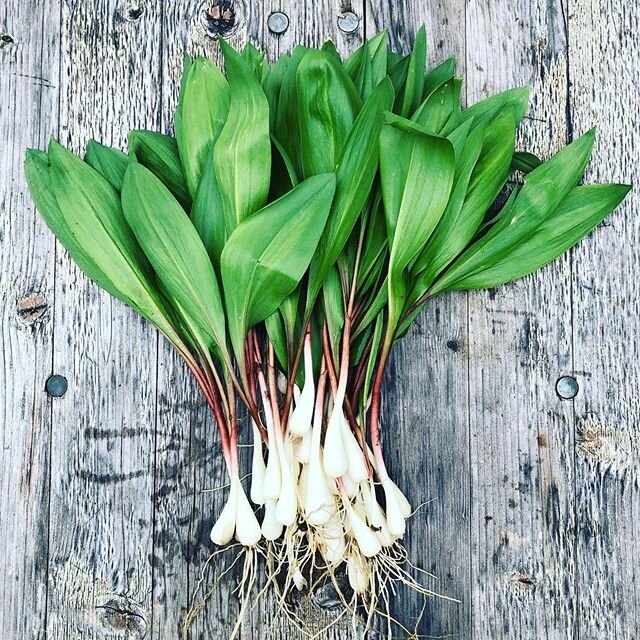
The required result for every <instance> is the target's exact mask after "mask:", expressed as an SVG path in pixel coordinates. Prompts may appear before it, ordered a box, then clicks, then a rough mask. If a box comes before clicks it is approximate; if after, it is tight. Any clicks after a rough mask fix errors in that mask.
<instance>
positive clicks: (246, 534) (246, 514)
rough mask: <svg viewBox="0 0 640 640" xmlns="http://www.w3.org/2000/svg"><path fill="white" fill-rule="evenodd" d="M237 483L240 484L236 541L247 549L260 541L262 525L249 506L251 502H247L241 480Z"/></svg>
mask: <svg viewBox="0 0 640 640" xmlns="http://www.w3.org/2000/svg"><path fill="white" fill-rule="evenodd" d="M236 482H237V483H238V498H237V508H236V540H237V541H238V542H239V543H240V544H242V545H244V546H245V547H252V546H253V545H255V544H258V542H259V541H260V537H261V532H260V524H259V522H258V519H257V518H256V514H255V513H254V512H253V509H252V508H251V505H250V504H249V500H247V496H246V494H245V492H244V489H243V488H242V485H241V484H240V480H239V479H238V480H236Z"/></svg>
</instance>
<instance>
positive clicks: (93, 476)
mask: <svg viewBox="0 0 640 640" xmlns="http://www.w3.org/2000/svg"><path fill="white" fill-rule="evenodd" d="M144 474H145V471H144V470H143V469H139V470H138V471H130V472H129V473H93V472H92V471H84V470H83V471H80V472H79V474H78V475H79V476H80V478H82V480H89V481H90V482H95V483H96V484H115V483H117V482H125V481H126V480H134V479H135V478H140V477H141V476H143V475H144Z"/></svg>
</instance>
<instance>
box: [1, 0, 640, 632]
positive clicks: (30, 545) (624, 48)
mask: <svg viewBox="0 0 640 640" xmlns="http://www.w3.org/2000/svg"><path fill="white" fill-rule="evenodd" d="M208 6H210V5H206V4H205V5H203V4H200V3H199V2H198V1H190V0H139V1H138V0H93V1H92V2H89V1H82V0H38V1H36V0H3V2H2V7H1V8H0V244H1V252H2V253H1V257H0V260H1V270H0V274H1V275H0V277H1V287H0V300H1V301H2V306H1V325H0V327H1V328H0V331H1V337H2V339H1V341H0V343H1V344H0V349H1V358H0V423H1V426H2V449H1V450H0V546H1V553H0V585H1V588H0V630H1V635H2V638H3V639H4V640H25V639H28V640H31V639H44V638H47V639H49V640H75V639H76V638H77V639H80V638H82V639H83V640H86V639H99V640H107V639H109V640H111V639H117V638H129V639H141V638H152V639H158V640H165V639H173V638H178V635H179V626H180V623H181V621H182V619H183V617H184V613H185V610H186V608H187V607H188V603H189V596H190V593H191V591H192V590H193V588H194V586H195V583H196V581H197V579H198V576H199V575H200V572H201V571H202V567H203V564H204V561H205V559H206V557H207V555H208V553H209V551H210V543H209V541H208V530H209V527H210V525H211V523H212V520H213V512H214V509H216V508H218V507H219V505H220V502H221V499H222V495H221V493H219V492H218V493H216V492H212V491H211V489H213V488H215V487H216V486H219V485H220V484H221V483H222V482H223V476H222V475H221V474H222V466H221V464H220V462H219V459H218V445H217V441H216V438H215V437H214V435H213V434H214V430H213V428H212V420H211V417H210V416H209V415H208V412H207V410H206V408H205V406H204V402H203V399H202V397H201V396H200V394H199V393H198V391H197V389H196V387H195V385H194V383H193V381H192V380H191V379H190V378H189V376H188V375H187V373H186V371H185V368H184V367H183V365H182V364H181V363H180V362H179V361H178V359H177V358H176V357H175V355H174V354H173V353H172V352H171V350H170V349H169V347H168V345H167V344H166V343H165V342H164V341H163V340H159V339H158V337H157V335H156V333H155V331H153V330H152V329H151V328H150V327H149V326H147V324H146V323H145V322H143V321H142V320H141V319H140V318H138V317H136V315H135V314H134V313H133V312H132V311H131V310H129V309H127V308H125V306H124V305H123V304H121V303H120V302H117V301H114V300H112V299H111V298H110V297H109V296H108V295H107V294H105V293H104V292H102V291H100V290H98V288H97V287H95V286H94V285H93V284H91V283H90V282H88V281H87V279H86V278H85V277H84V276H82V274H80V273H79V272H78V270H77V269H76V268H75V266H74V265H73V264H72V263H71V262H70V260H69V259H68V257H67V255H66V254H65V252H64V251H63V250H61V248H60V247H59V246H56V243H55V241H54V238H53V236H52V235H51V234H50V233H49V231H48V230H47V229H46V227H45V225H44V224H43V222H42V221H41V220H40V219H39V217H38V216H37V215H36V213H35V211H34V207H33V205H32V203H31V201H30V198H29V195H28V193H27V191H26V187H25V182H24V176H23V170H22V159H23V156H24V151H25V148H26V147H27V146H35V147H40V148H43V147H44V146H45V145H46V143H47V140H48V137H49V136H51V135H54V136H56V137H58V138H59V139H60V140H61V141H62V142H63V143H64V144H67V145H70V146H71V148H73V149H74V150H75V151H77V152H80V151H81V150H82V149H83V146H84V143H85V141H86V140H87V138H89V137H91V136H93V137H96V138H97V139H99V140H102V141H103V142H105V143H107V144H117V145H123V144H124V141H125V133H126V131H127V130H128V129H130V128H134V127H147V128H152V129H160V130H162V131H168V130H170V128H171V122H172V113H173V109H174V105H175V101H176V97H177V90H178V78H179V75H180V71H181V65H182V62H181V59H182V54H183V52H184V51H185V50H187V51H189V52H191V53H195V52H204V53H207V54H209V55H212V56H217V45H216V44H215V43H214V42H213V41H212V40H211V39H210V38H208V37H207V35H206V34H205V30H204V27H203V15H202V12H203V10H206V9H207V7H208ZM221 10H222V13H223V14H224V12H225V11H226V12H227V13H226V17H227V18H231V16H232V14H233V13H235V18H234V19H230V20H228V21H227V22H233V20H235V24H233V25H232V31H233V35H232V37H231V41H232V42H233V43H234V44H242V43H243V42H245V41H246V40H247V39H250V40H251V41H252V42H254V43H255V44H257V45H259V46H261V47H263V48H264V49H265V50H266V51H267V52H268V55H269V57H270V58H272V57H273V56H275V55H277V54H278V53H279V52H281V51H285V50H289V49H291V48H292V47H293V45H294V44H295V43H298V42H301V43H304V44H315V45H318V44H320V43H321V42H322V41H323V40H324V39H325V38H332V39H334V40H335V41H336V43H337V45H338V48H339V49H340V50H341V51H342V52H347V51H349V50H351V49H353V48H354V47H355V46H357V45H358V44H359V43H360V42H361V41H362V38H363V37H365V36H367V35H368V36H370V35H372V34H373V33H375V32H376V31H377V30H379V29H380V28H382V27H388V28H389V29H390V34H391V42H392V43H393V44H394V45H395V46H396V47H398V48H399V49H405V48H406V47H408V45H409V43H410V42H411V41H412V38H413V35H414V33H415V31H416V30H417V28H418V26H419V25H420V24H422V23H425V24H426V26H427V33H428V37H429V45H430V47H429V60H430V62H431V63H434V62H438V61H440V60H443V59H444V58H445V57H448V56H449V55H450V54H456V55H457V56H458V60H459V67H460V72H461V73H464V75H465V82H466V83H465V88H464V93H463V96H464V97H465V99H466V101H467V102H468V103H472V102H474V101H476V100H478V99H480V98H482V97H484V96H486V95H487V94H490V93H493V92H496V91H499V90H501V89H505V88H507V87H511V86H514V85H519V84H525V83H529V84H531V85H532V87H533V98H532V102H531V109H530V116H529V118H528V119H527V120H526V122H525V125H524V126H523V128H522V141H523V142H526V144H527V147H528V148H529V147H532V148H533V149H534V150H535V151H537V152H539V153H540V154H542V155H544V156H548V155H549V154H550V153H551V152H552V151H554V150H555V149H557V148H558V147H559V146H560V145H561V144H564V143H566V142H567V141H568V140H570V139H571V138H572V137H573V136H574V135H577V134H579V133H582V132H584V131H586V130H587V129H588V128H590V127H591V126H592V124H594V123H596V124H597V125H598V127H599V135H598V144H597V150H596V152H595V155H594V160H593V162H592V164H591V169H590V170H589V178H590V179H593V180H602V181H606V180H616V181H624V182H636V183H639V182H640V179H639V176H638V170H637V165H638V160H639V159H640V118H639V116H638V111H639V104H638V91H639V90H638V87H639V86H640V43H639V39H638V32H639V30H640V24H639V22H640V5H638V3H637V2H634V1H622V0H466V1H465V0H429V1H426V0H393V1H391V0H366V1H365V0H354V1H353V3H352V4H351V5H349V6H347V5H345V4H344V3H341V2H338V1H335V0H306V1H296V0H270V1H268V0H242V1H238V2H234V3H233V5H230V3H228V2H227V3H224V6H223V7H222V8H221ZM276 10H279V11H283V12H285V13H286V14H287V15H288V17H289V20H290V26H289V29H288V30H287V31H286V33H284V34H283V35H281V36H275V35H273V34H272V33H270V32H269V30H268V28H267V18H268V16H269V14H270V13H271V12H272V11H276ZM348 10H351V11H353V12H354V13H355V15H356V16H357V17H358V18H359V25H358V28H357V30H356V31H355V32H353V33H351V34H346V33H344V32H343V31H342V30H341V29H340V28H339V26H338V18H339V16H341V15H343V14H344V12H345V11H348ZM211 13H212V14H214V15H215V14H216V10H215V8H214V9H213V10H212V12H211ZM213 22H214V21H211V20H210V21H209V22H208V23H207V24H208V26H209V27H210V28H216V25H215V24H213ZM223 22H224V21H223ZM205 23H206V21H205ZM221 26H222V28H225V29H226V28H228V27H229V26H230V25H229V24H222V25H221ZM639 204H640V199H639V197H638V194H637V191H636V192H635V193H632V194H631V196H630V197H629V199H628V200H627V202H626V204H625V205H624V206H623V207H622V208H621V209H620V210H619V211H618V212H617V213H615V214H614V215H613V216H612V217H611V219H610V220H608V221H607V222H605V223H604V224H603V225H601V226H600V227H599V228H598V229H597V230H596V231H595V232H594V233H593V234H592V235H591V236H590V237H589V238H588V239H587V240H586V241H584V242H583V243H582V244H581V245H580V246H579V247H578V248H577V249H576V250H574V251H572V252H571V254H570V255H569V256H567V257H564V258H563V259H561V260H559V261H557V262H556V263H555V264H553V265H552V266H550V267H548V268H546V269H544V270H542V271H541V272H540V273H538V274H536V275H535V276H533V277H529V278H526V279H524V280H522V281H520V282H517V283H515V284H512V285H509V286H505V287H502V288H500V289H499V290H496V291H485V292H478V293H474V294H471V295H465V294H456V295H451V296H443V297H442V298H440V299H438V300H437V301H436V302H435V303H433V304H432V305H431V306H430V308H429V309H428V310H426V311H425V313H424V314H423V315H422V316H421V317H420V318H419V320H418V322H417V323H416V325H415V328H414V329H413V331H412V333H411V334H410V335H409V336H408V337H407V338H406V340H405V341H404V343H403V345H402V347H401V348H400V349H398V350H397V352H396V353H395V357H394V359H393V363H392V366H391V367H390V371H389V375H388V379H387V384H386V391H387V395H386V402H385V408H384V419H385V426H386V428H387V430H389V431H391V430H393V431H394V438H395V440H394V443H397V444H394V446H393V447H387V450H388V451H389V454H390V458H391V460H390V464H391V466H392V468H393V472H394V473H395V475H396V477H397V478H398V479H399V483H400V485H401V486H403V487H404V488H405V489H406V490H407V492H408V494H409V495H410V497H411V499H412V502H413V503H414V504H415V503H419V502H422V501H429V502H428V504H427V505H426V506H425V507H424V508H423V509H422V510H421V511H420V512H419V513H418V514H417V515H416V516H415V518H414V519H413V522H412V523H411V525H410V532H409V535H408V538H407V544H408V547H409V550H410V553H411V557H412V558H413V559H414V561H415V562H416V563H418V564H421V565H422V566H424V567H425V568H427V569H429V570H431V571H433V572H434V573H435V574H437V575H439V576H440V579H439V580H438V581H433V580H432V581H428V582H427V584H428V586H430V587H432V588H434V589H437V590H439V591H441V592H442V593H445V594H447V595H449V596H452V597H455V598H458V599H460V601H461V602H460V603H459V604H457V603H452V602H448V601H444V600H432V601H430V602H428V605H427V609H426V615H425V618H424V620H423V622H422V624H421V626H420V632H421V633H422V634H425V635H428V636H432V637H443V636H444V637H454V638H460V639H462V640H468V639H474V640H475V639H477V640H486V639H496V638H508V639H510V640H530V639H538V638H541V639H553V640H556V639H564V638H580V639H584V640H588V639H593V640H596V639H597V640H603V639H604V640H608V639H613V638H620V639H623V640H634V639H635V640H637V639H638V638H640V614H639V613H638V612H639V611H640V566H639V565H640V482H639V477H640V473H639V461H640V455H639V447H640V402H639V397H640V396H639V394H638V385H639V384H640V371H639V369H638V361H639V358H640V346H639V344H638V334H639V333H640V320H639V317H638V316H639V314H638V311H639V309H638V307H639V303H640V280H639V278H638V275H639V273H640V264H639V263H640V258H639V256H640V253H639V252H638V248H637V247H638V243H639V242H640V228H639V223H638V220H639V218H638V214H639V208H640V207H639ZM53 373H56V374H60V375H64V376H65V377H66V378H67V379H68V381H69V389H68V391H67V393H66V395H64V397H62V398H50V397H48V396H47V394H46V393H45V391H44V387H45V381H46V379H47V378H48V377H49V376H50V375H51V374H53ZM564 375H571V376H574V377H575V379H576V380H577V382H578V384H579V387H580V390H579V393H578V395H577V397H576V398H575V399H574V400H562V399H560V398H559V397H558V395H557V394H556V389H555V387H556V380H557V379H558V378H559V377H561V376H564ZM401 452H402V453H401ZM401 457H402V458H403V459H402V460H401ZM231 587H232V585H231V583H230V582H229V583H225V585H224V586H223V587H222V588H221V589H220V591H219V592H218V593H217V594H216V595H215V596H214V597H213V599H212V601H211V605H210V607H209V608H208V609H207V610H206V611H205V612H204V613H203V614H202V615H201V617H200V618H199V619H198V621H197V622H196V624H195V626H194V630H193V634H192V636H191V637H192V638H203V639H204V638H207V639H218V638H220V639H224V638H225V637H226V632H225V630H228V629H229V625H230V624H231V622H232V621H233V619H234V617H235V613H236V611H237V604H236V596H234V594H233V593H232V589H231ZM333 604H335V598H333V597H332V594H331V593H330V592H321V593H319V594H318V597H317V598H316V600H315V601H314V602H313V603H311V604H309V605H308V606H307V608H308V615H309V616H310V617H311V618H314V619H317V620H319V621H320V622H319V623H321V622H322V621H323V620H324V621H326V620H330V619H331V617H332V616H334V617H335V615H336V613H335V610H332V609H331V607H332V605H333ZM420 604H421V602H420V601H419V600H416V599H412V598H410V597H408V596H405V595H403V596H402V597H401V598H400V599H399V601H398V603H397V606H396V612H397V613H400V615H403V616H408V617H409V618H410V617H411V616H412V615H413V614H415V613H416V612H417V611H418V609H419V606H420ZM274 611H275V608H274V606H273V604H272V603H271V602H265V603H263V604H261V605H260V606H259V607H258V608H257V609H256V610H255V611H254V613H253V615H252V617H251V619H250V620H249V621H248V622H247V624H245V625H244V627H243V631H242V638H244V639H247V638H254V639H256V640H257V639H258V638H259V639H263V638H273V639H284V638H297V637H299V634H296V633H295V632H294V631H292V630H291V629H289V628H288V627H287V626H286V625H284V624H283V623H282V621H281V620H280V618H278V617H277V616H276V615H274ZM322 637H327V638H334V639H336V638H350V637H352V633H351V632H350V631H349V630H347V628H346V627H345V626H344V625H341V624H338V626H337V627H335V628H334V629H333V630H332V631H331V632H329V633H327V634H324V635H323V636H322Z"/></svg>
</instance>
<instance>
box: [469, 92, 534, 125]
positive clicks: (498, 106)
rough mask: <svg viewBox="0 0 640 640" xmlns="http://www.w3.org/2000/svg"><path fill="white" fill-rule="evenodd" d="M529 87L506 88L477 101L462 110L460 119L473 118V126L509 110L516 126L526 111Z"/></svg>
mask: <svg viewBox="0 0 640 640" xmlns="http://www.w3.org/2000/svg"><path fill="white" fill-rule="evenodd" d="M529 93H530V89H529V87H517V88H516V89H508V90H507V91H503V92H502V93H498V94H496V95H494V96H490V97H489V98H485V99H484V100H481V101H480V102H477V103H476V104H474V105H473V106H471V107H469V108H468V109H465V110H464V111H463V112H462V119H463V120H467V119H470V118H473V124H474V126H479V125H481V124H483V123H486V122H490V121H491V120H493V119H494V118H495V117H497V116H500V115H504V114H505V112H507V111H509V112H510V113H511V115H512V116H513V121H514V122H515V125H516V128H517V127H518V125H519V124H520V121H521V120H522V118H523V117H524V114H525V113H526V112H527V107H528V105H529Z"/></svg>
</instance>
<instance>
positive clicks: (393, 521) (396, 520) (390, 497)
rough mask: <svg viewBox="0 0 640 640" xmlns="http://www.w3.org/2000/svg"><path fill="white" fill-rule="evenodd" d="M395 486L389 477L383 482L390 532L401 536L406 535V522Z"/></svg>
mask: <svg viewBox="0 0 640 640" xmlns="http://www.w3.org/2000/svg"><path fill="white" fill-rule="evenodd" d="M394 486H395V485H394V484H393V482H391V480H389V479H388V478H387V479H386V480H385V481H384V482H383V483H382V488H383V489H384V499H385V503H386V507H387V508H386V512H387V526H388V527H389V532H390V533H391V535H393V536H396V537H398V538H401V537H402V536H403V535H404V532H405V529H406V523H405V519H404V516H403V515H402V509H401V507H400V502H399V501H398V497H397V494H396V492H395V490H394Z"/></svg>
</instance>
